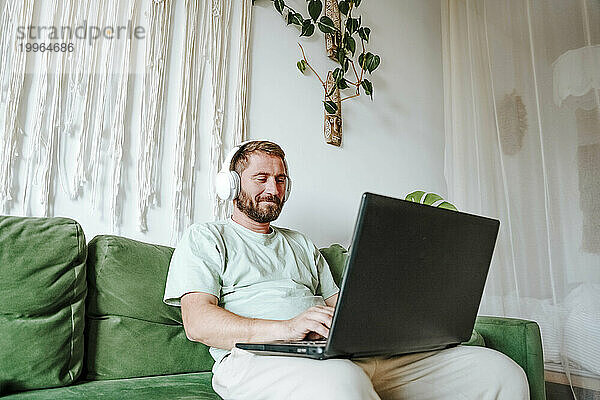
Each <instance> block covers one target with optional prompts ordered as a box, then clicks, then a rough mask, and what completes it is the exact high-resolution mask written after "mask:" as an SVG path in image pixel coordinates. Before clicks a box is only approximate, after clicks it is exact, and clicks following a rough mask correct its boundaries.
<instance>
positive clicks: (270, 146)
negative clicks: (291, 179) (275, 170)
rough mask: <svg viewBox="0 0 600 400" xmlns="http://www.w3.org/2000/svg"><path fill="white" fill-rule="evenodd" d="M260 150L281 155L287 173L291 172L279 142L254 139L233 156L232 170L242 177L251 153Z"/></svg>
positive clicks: (272, 154)
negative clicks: (288, 169)
mask: <svg viewBox="0 0 600 400" xmlns="http://www.w3.org/2000/svg"><path fill="white" fill-rule="evenodd" d="M258 152H260V153H265V154H268V155H271V156H275V157H279V158H280V159H281V161H283V163H284V165H285V166H286V171H285V173H286V174H288V173H289V172H288V171H287V164H285V153H284V152H283V150H282V149H281V147H279V145H278V144H277V143H273V142H269V141H268V140H254V141H252V142H249V143H246V144H244V145H243V146H242V147H241V148H240V149H239V150H238V151H237V153H236V154H235V155H234V156H233V157H232V158H231V164H230V165H229V169H230V171H235V172H237V173H238V175H239V176H240V177H241V176H242V172H244V170H245V169H246V168H248V158H249V157H250V155H252V154H254V153H258Z"/></svg>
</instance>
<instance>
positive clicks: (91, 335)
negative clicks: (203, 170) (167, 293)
mask: <svg viewBox="0 0 600 400" xmlns="http://www.w3.org/2000/svg"><path fill="white" fill-rule="evenodd" d="M172 254H173V249H172V248H170V247H166V246H158V245H153V244H147V243H142V242H138V241H136V240H132V239H127V238H124V237H119V236H108V235H105V236H96V237H95V238H94V239H92V240H91V241H90V243H89V244H88V263H87V273H88V298H87V305H86V329H85V337H86V351H85V378H86V379H89V380H101V379H118V378H130V377H139V376H150V375H165V374H175V373H186V372H197V371H210V369H211V368H212V365H213V360H212V357H211V356H210V354H209V353H208V348H207V347H206V346H205V345H203V344H201V343H194V342H191V341H189V340H188V339H187V338H186V336H185V331H184V330H183V328H182V321H181V310H180V309H179V308H178V307H172V306H168V305H166V304H164V303H163V302H162V298H163V294H164V288H165V282H166V279H167V272H168V268H169V262H170V260H171V256H172Z"/></svg>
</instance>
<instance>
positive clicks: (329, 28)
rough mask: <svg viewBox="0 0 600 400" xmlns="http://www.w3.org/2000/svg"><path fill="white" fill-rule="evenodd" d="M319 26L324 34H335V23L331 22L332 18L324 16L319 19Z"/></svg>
mask: <svg viewBox="0 0 600 400" xmlns="http://www.w3.org/2000/svg"><path fill="white" fill-rule="evenodd" d="M317 25H318V26H319V29H320V30H321V32H323V33H334V32H335V25H334V24H333V21H332V20H331V18H329V17H328V16H326V15H323V16H322V17H321V19H319V22H318V23H317Z"/></svg>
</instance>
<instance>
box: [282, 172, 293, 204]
mask: <svg viewBox="0 0 600 400" xmlns="http://www.w3.org/2000/svg"><path fill="white" fill-rule="evenodd" d="M291 193H292V180H291V179H290V178H289V177H288V178H287V180H286V182H285V195H284V196H283V202H284V203H285V202H286V201H288V199H289V198H290V194H291Z"/></svg>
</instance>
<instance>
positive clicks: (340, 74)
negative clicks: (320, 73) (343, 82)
mask: <svg viewBox="0 0 600 400" xmlns="http://www.w3.org/2000/svg"><path fill="white" fill-rule="evenodd" d="M332 75H333V79H334V80H335V81H336V82H338V81H339V80H340V79H342V78H343V77H344V71H342V69H341V68H336V69H334V70H333V73H332Z"/></svg>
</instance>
